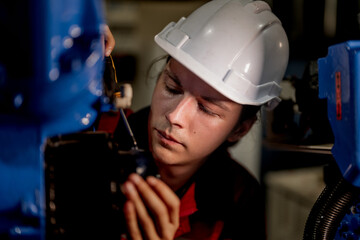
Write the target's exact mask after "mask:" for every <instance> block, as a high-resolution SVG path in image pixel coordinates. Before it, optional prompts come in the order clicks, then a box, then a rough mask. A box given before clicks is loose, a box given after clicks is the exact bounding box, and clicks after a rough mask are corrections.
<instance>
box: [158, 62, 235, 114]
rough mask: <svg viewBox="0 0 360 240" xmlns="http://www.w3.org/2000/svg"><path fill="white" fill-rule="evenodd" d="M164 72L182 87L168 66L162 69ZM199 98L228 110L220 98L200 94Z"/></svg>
mask: <svg viewBox="0 0 360 240" xmlns="http://www.w3.org/2000/svg"><path fill="white" fill-rule="evenodd" d="M164 72H165V74H167V75H168V76H169V77H170V78H171V79H172V80H173V81H174V82H175V83H176V84H177V85H179V86H180V87H182V84H181V81H180V80H179V78H178V77H177V76H176V75H175V74H174V73H173V72H171V70H170V69H168V68H165V70H164ZM200 98H201V99H204V100H205V101H207V102H209V103H211V104H214V105H216V106H218V107H220V108H222V109H224V110H226V111H229V108H228V107H227V106H226V105H225V104H223V103H222V102H221V100H218V99H216V98H212V97H208V96H200Z"/></svg>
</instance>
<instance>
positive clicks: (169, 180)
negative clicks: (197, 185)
mask: <svg viewBox="0 0 360 240" xmlns="http://www.w3.org/2000/svg"><path fill="white" fill-rule="evenodd" d="M201 165H202V164H200V165H199V166H196V167H194V166H191V167H189V166H187V165H181V166H179V165H176V166H173V165H172V166H168V165H166V166H163V165H162V166H158V167H159V174H160V176H161V180H162V181H164V182H165V183H166V184H167V185H168V186H169V187H170V188H171V189H172V190H173V191H177V190H178V189H179V188H181V187H182V186H184V185H185V183H187V182H188V181H189V180H190V178H191V177H192V176H193V175H194V174H195V173H196V172H197V170H198V169H199V168H200V166H201Z"/></svg>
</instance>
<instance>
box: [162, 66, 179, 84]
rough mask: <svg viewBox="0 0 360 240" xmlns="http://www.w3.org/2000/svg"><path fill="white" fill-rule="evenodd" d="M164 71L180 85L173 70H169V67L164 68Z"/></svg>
mask: <svg viewBox="0 0 360 240" xmlns="http://www.w3.org/2000/svg"><path fill="white" fill-rule="evenodd" d="M164 72H165V73H166V75H168V76H169V77H170V78H171V79H172V80H173V81H174V82H175V83H176V84H177V85H179V86H182V84H181V82H180V80H179V78H178V77H177V76H176V75H175V74H174V73H173V72H171V70H170V69H168V68H166V69H165V70H164Z"/></svg>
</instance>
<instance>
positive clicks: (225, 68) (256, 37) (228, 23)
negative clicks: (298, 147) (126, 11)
mask: <svg viewBox="0 0 360 240" xmlns="http://www.w3.org/2000/svg"><path fill="white" fill-rule="evenodd" d="M232 12H236V14H229V13H232ZM227 16H231V17H227ZM233 16H236V18H235V19H234V18H233ZM233 23H236V25H237V26H238V27H237V28H234V27H233ZM254 26H256V27H254ZM224 32H226V34H224ZM244 33H246V34H244ZM223 35H228V36H231V38H223V37H222V36H223ZM155 41H156V43H157V44H158V45H159V46H160V47H162V48H163V49H164V50H165V51H166V52H168V53H169V54H170V55H171V56H172V57H174V58H175V59H176V60H178V61H179V62H180V63H181V64H183V65H184V66H185V67H187V68H188V69H190V70H191V71H192V72H194V73H195V74H196V75H198V76H199V77H200V78H202V79H203V80H204V81H206V82H207V83H208V84H209V85H210V86H213V87H214V88H215V89H217V90H218V91H219V92H220V93H222V94H223V95H224V96H226V97H228V98H229V99H231V100H233V101H235V102H237V103H240V104H250V105H262V104H265V103H267V106H268V107H269V108H271V107H274V106H276V105H277V103H278V102H279V101H280V99H279V98H278V96H279V93H280V90H281V87H280V85H279V83H280V81H281V80H282V78H283V76H284V73H285V70H286V66H287V62H288V55H289V47H288V40H287V37H286V34H285V31H284V29H283V28H282V25H281V22H280V20H279V19H278V18H277V17H276V16H275V15H274V14H272V12H271V9H270V7H269V5H268V4H267V3H265V2H263V1H249V0H229V1H218V0H215V1H210V2H208V3H207V4H205V5H203V6H202V7H201V8H199V9H198V10H196V11H195V12H193V13H192V14H191V15H189V16H188V18H185V17H183V18H181V19H180V20H179V21H178V22H177V23H176V24H175V23H170V24H169V25H168V26H166V27H165V28H164V29H163V30H162V32H160V33H159V34H158V35H156V36H155ZM234 42H236V43H237V44H234ZM218 45H221V46H223V47H222V48H218V47H214V46H218ZM259 49H262V51H259ZM259 53H260V54H259Z"/></svg>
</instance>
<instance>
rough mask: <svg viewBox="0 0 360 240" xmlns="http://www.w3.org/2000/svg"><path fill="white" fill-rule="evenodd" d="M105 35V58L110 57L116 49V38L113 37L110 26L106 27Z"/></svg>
mask: <svg viewBox="0 0 360 240" xmlns="http://www.w3.org/2000/svg"><path fill="white" fill-rule="evenodd" d="M104 35H105V56H107V57H108V56H110V54H111V52H112V50H113V49H114V47H115V38H114V36H113V35H112V33H111V31H110V28H109V26H108V25H105V27H104Z"/></svg>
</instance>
